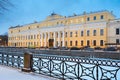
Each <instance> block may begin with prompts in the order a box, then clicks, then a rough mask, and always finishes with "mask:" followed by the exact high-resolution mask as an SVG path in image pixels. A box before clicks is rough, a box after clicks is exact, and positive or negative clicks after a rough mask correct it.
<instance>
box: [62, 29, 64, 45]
mask: <svg viewBox="0 0 120 80" xmlns="http://www.w3.org/2000/svg"><path fill="white" fill-rule="evenodd" d="M64 46H65V32H64V31H63V32H62V47H64Z"/></svg>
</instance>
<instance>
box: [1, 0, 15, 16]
mask: <svg viewBox="0 0 120 80" xmlns="http://www.w3.org/2000/svg"><path fill="white" fill-rule="evenodd" d="M11 6H13V4H12V3H11V2H10V0H0V14H2V12H3V11H8V10H9V7H11Z"/></svg>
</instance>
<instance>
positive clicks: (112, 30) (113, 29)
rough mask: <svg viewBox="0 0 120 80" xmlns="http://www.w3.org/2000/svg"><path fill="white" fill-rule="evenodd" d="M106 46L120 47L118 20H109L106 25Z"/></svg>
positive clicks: (119, 22) (119, 21)
mask: <svg viewBox="0 0 120 80" xmlns="http://www.w3.org/2000/svg"><path fill="white" fill-rule="evenodd" d="M106 45H107V46H115V47H120V19H114V20H110V21H109V23H108V43H107V44H106Z"/></svg>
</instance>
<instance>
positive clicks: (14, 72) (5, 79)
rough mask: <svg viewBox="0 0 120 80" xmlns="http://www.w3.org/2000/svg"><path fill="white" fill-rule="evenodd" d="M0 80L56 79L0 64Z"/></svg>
mask: <svg viewBox="0 0 120 80" xmlns="http://www.w3.org/2000/svg"><path fill="white" fill-rule="evenodd" d="M0 80H58V79H55V78H51V77H48V76H44V75H40V74H36V73H26V72H22V71H21V70H20V69H16V68H12V67H7V66H3V65H0Z"/></svg>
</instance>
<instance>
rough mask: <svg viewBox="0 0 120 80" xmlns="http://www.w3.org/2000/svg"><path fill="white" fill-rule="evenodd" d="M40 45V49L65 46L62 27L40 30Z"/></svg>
mask: <svg viewBox="0 0 120 80" xmlns="http://www.w3.org/2000/svg"><path fill="white" fill-rule="evenodd" d="M40 31H41V32H40V43H41V47H64V46H65V39H64V38H65V31H64V27H61V28H59V29H58V27H54V28H49V29H48V28H42V29H41V30H40Z"/></svg>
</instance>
